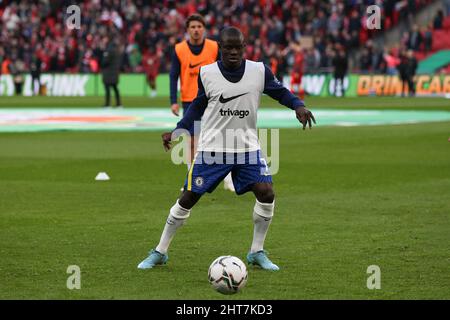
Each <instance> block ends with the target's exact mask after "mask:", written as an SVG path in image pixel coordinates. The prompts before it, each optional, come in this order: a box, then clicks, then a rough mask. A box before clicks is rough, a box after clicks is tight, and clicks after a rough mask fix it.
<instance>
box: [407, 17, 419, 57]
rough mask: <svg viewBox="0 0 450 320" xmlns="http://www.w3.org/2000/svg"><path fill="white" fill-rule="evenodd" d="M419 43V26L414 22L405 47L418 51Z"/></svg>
mask: <svg viewBox="0 0 450 320" xmlns="http://www.w3.org/2000/svg"><path fill="white" fill-rule="evenodd" d="M421 44H422V34H421V33H420V31H419V26H418V25H417V24H415V25H413V27H412V31H411V32H410V34H409V38H408V44H407V48H408V49H412V50H414V51H418V50H419V49H420V45H421Z"/></svg>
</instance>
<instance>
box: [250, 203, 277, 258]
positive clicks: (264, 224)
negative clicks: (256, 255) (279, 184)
mask: <svg viewBox="0 0 450 320" xmlns="http://www.w3.org/2000/svg"><path fill="white" fill-rule="evenodd" d="M274 207H275V201H274V202H272V203H261V202H259V201H258V200H256V204H255V207H254V209H253V223H254V228H253V242H252V247H251V249H250V252H251V253H253V252H257V251H261V250H263V249H264V240H265V239H266V235H267V231H268V230H269V226H270V223H271V222H272V217H273V210H274Z"/></svg>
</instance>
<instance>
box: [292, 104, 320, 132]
mask: <svg viewBox="0 0 450 320" xmlns="http://www.w3.org/2000/svg"><path fill="white" fill-rule="evenodd" d="M295 116H296V117H297V119H298V121H300V123H301V124H302V125H303V130H305V128H306V124H308V125H309V128H310V129H311V120H312V121H313V122H314V124H316V119H314V115H313V114H312V112H311V111H309V110H308V109H306V108H305V107H300V108H297V109H295Z"/></svg>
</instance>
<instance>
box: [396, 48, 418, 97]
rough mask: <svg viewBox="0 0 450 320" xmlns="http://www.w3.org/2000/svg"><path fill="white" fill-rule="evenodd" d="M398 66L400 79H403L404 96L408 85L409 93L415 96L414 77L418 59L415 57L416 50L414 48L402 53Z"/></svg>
mask: <svg viewBox="0 0 450 320" xmlns="http://www.w3.org/2000/svg"><path fill="white" fill-rule="evenodd" d="M397 67H398V72H399V75H400V80H401V81H402V97H404V96H405V89H406V87H408V92H409V95H410V96H414V95H415V92H416V90H415V88H414V81H413V79H414V76H415V74H416V70H417V60H416V58H415V57H414V52H413V51H412V50H408V51H407V52H402V53H401V55H400V63H399V64H398V66H397Z"/></svg>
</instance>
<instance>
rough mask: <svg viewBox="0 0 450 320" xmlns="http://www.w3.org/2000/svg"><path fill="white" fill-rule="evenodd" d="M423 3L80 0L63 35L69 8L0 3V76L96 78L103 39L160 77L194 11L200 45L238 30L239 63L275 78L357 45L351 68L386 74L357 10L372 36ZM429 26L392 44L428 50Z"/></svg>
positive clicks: (326, 66) (317, 67)
mask: <svg viewBox="0 0 450 320" xmlns="http://www.w3.org/2000/svg"><path fill="white" fill-rule="evenodd" d="M430 2H431V0H403V1H395V0H385V1H379V0H376V1H374V0H353V1H343V0H332V1H319V0H297V1H293V0H283V1H281V0H279V1H277V0H229V1H221V0H210V1H205V0H187V1H171V0H164V1H144V0H90V1H78V5H79V6H80V7H81V28H80V29H79V30H70V29H69V28H67V27H66V25H65V23H64V21H65V19H66V18H67V13H66V8H67V7H68V6H69V5H71V4H72V1H66V0H63V1H55V0H34V1H31V0H30V1H28V0H27V1H25V0H19V1H12V0H10V1H8V0H4V1H0V30H1V31H0V32H1V33H0V63H1V66H2V68H1V72H2V73H13V74H20V73H21V72H25V71H27V72H29V70H30V69H31V68H36V66H38V68H39V69H40V70H42V72H93V73H95V72H99V69H100V68H101V63H102V61H101V58H102V52H103V50H105V47H106V46H107V43H108V41H109V39H115V40H117V41H118V43H119V44H120V45H121V46H122V48H123V52H124V54H123V59H122V64H121V70H122V71H123V72H145V71H146V70H149V69H153V70H155V69H156V70H158V72H160V73H162V72H168V70H169V68H170V56H171V50H173V46H174V44H175V43H176V42H178V41H180V40H181V39H182V38H183V37H185V29H184V21H185V19H186V17H187V16H189V15H190V14H192V13H194V12H198V13H200V14H202V15H203V16H204V17H205V20H206V22H207V30H208V37H209V38H212V39H217V37H218V34H219V31H220V30H221V28H222V27H224V26H228V25H233V26H236V27H238V28H239V29H241V30H242V32H243V33H244V35H245V36H246V39H247V43H248V45H247V47H246V57H247V58H248V59H252V60H256V61H264V62H265V63H267V64H268V65H269V66H270V67H271V68H272V70H273V71H274V73H276V74H277V76H279V77H280V76H282V75H284V74H288V73H289V72H291V71H292V69H293V68H294V69H295V67H296V66H301V65H303V66H304V70H301V72H302V73H303V72H305V73H308V72H318V71H319V72H320V71H325V72H326V71H331V70H332V68H333V57H334V56H335V52H337V51H339V50H341V49H344V51H346V52H347V53H351V52H353V51H355V49H358V48H364V49H363V50H362V54H361V55H358V56H357V57H355V56H352V55H351V54H350V58H351V61H350V67H351V69H352V71H356V72H379V73H386V72H388V71H389V55H390V54H392V52H385V49H384V48H377V47H375V46H374V45H373V42H372V41H371V39H372V38H373V37H374V36H375V35H376V33H377V32H380V31H378V30H368V29H367V28H366V23H365V19H366V15H365V9H366V7H367V6H368V5H371V4H377V5H379V6H380V7H381V8H382V15H381V16H382V29H386V28H391V27H392V26H394V25H396V24H397V23H398V22H399V21H400V20H402V19H408V18H409V17H411V15H412V14H413V13H415V12H417V10H418V9H419V8H420V7H423V6H425V5H426V4H428V3H430ZM446 14H448V12H446ZM444 16H445V14H444V12H441V13H440V16H438V17H436V19H435V21H434V23H433V26H430V28H439V24H440V23H441V24H442V19H443V17H444ZM430 28H428V29H424V30H419V29H418V27H414V28H413V29H412V30H411V32H407V33H405V35H404V38H402V44H403V46H404V47H405V48H407V49H413V50H429V48H430V47H431V43H430V42H431V41H432V39H431V37H430ZM308 39H309V46H308V42H307V41H306V40H308ZM301 44H302V46H301ZM305 44H306V48H307V49H303V48H304V46H305ZM386 57H387V58H386ZM37 62H38V63H37Z"/></svg>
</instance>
